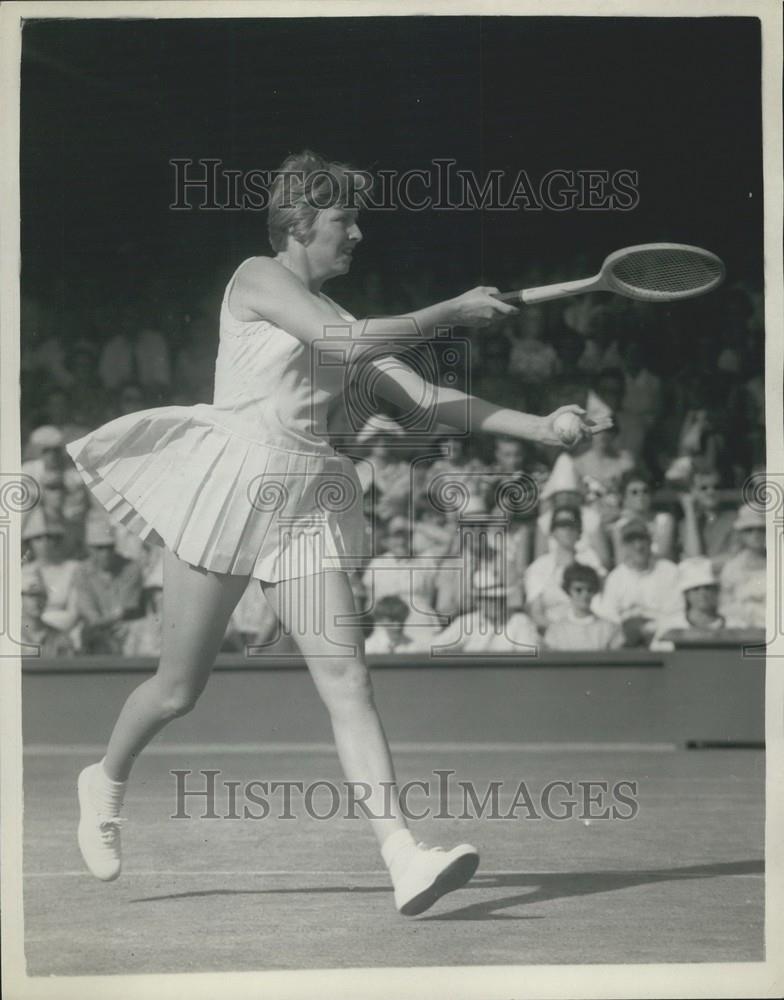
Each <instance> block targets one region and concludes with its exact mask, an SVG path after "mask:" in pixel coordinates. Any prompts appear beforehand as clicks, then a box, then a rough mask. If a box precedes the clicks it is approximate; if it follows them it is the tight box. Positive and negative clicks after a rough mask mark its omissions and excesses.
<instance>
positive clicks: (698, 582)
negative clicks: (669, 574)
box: [651, 556, 734, 651]
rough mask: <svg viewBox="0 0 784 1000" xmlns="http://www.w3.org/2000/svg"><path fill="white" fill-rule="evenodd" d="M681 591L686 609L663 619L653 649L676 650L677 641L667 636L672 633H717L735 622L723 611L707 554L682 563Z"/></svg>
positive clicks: (679, 567) (679, 571)
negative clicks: (728, 618) (727, 618)
mask: <svg viewBox="0 0 784 1000" xmlns="http://www.w3.org/2000/svg"><path fill="white" fill-rule="evenodd" d="M678 590H679V591H680V592H681V594H683V599H684V606H683V609H682V610H681V611H679V612H678V613H677V614H675V615H672V616H671V617H669V618H663V619H662V620H661V621H660V622H659V625H658V628H657V629H656V635H655V636H654V638H653V642H652V643H651V649H656V650H661V651H669V650H672V649H674V642H673V641H672V639H668V638H667V637H668V635H669V634H670V633H671V632H676V631H677V632H691V633H694V634H696V633H705V632H707V633H715V632H718V631H720V630H721V629H723V628H727V627H732V626H733V625H734V623H733V622H728V621H727V620H726V619H725V618H724V616H723V615H721V614H719V581H718V579H717V577H716V573H715V571H714V569H713V564H712V563H711V561H710V559H708V558H707V557H706V556H691V557H689V558H687V559H683V560H682V561H681V562H680V563H679V565H678Z"/></svg>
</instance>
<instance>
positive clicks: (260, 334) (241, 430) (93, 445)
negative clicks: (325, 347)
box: [67, 261, 365, 582]
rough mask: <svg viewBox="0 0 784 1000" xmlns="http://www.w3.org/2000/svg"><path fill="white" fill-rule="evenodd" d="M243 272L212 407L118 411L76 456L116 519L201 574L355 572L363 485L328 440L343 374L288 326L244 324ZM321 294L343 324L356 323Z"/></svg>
mask: <svg viewBox="0 0 784 1000" xmlns="http://www.w3.org/2000/svg"><path fill="white" fill-rule="evenodd" d="M245 263H247V261H246V262H243V264H241V265H240V268H241V267H243V266H244V264H245ZM240 268H238V269H237V271H239V270H240ZM237 271H235V272H234V276H233V277H232V279H231V281H230V282H229V284H228V285H227V287H226V291H225V293H224V296H223V303H222V306H221V313H220V344H219V348H218V357H217V361H216V365H215V396H214V402H213V403H211V404H205V403H200V404H197V405H196V406H163V407H158V408H156V409H151V410H142V411H140V412H138V413H131V414H128V415H126V416H123V417H119V418H118V419H116V420H112V421H111V422H109V423H107V424H104V425H103V426H102V427H99V428H98V429H97V430H95V431H92V432H91V433H90V434H87V435H85V436H84V437H82V438H79V439H78V440H77V441H74V442H72V443H71V444H69V445H68V446H67V448H68V452H69V453H70V455H71V457H72V458H73V460H74V462H75V463H76V467H77V468H78V469H79V472H80V473H81V474H82V477H83V478H84V480H85V482H86V483H87V485H88V487H89V488H90V490H91V491H92V493H93V494H94V495H95V497H96V498H97V499H98V500H99V501H100V503H101V504H102V505H103V506H104V507H105V508H106V509H107V511H108V512H109V514H110V516H111V517H112V519H113V520H115V521H117V522H119V523H122V524H123V525H125V526H126V527H128V528H129V529H130V530H131V531H133V532H135V533H136V534H138V535H139V536H141V537H142V538H143V539H145V540H147V541H151V542H154V543H156V544H159V545H165V546H166V547H167V548H169V549H170V550H171V551H172V552H174V553H175V554H176V555H177V556H179V558H181V559H183V560H184V561H185V562H188V563H191V564H192V565H194V566H201V567H204V568H205V569H209V570H213V571H215V572H219V573H233V574H238V575H249V576H253V577H256V578H258V579H260V580H266V581H269V582H278V581H280V580H285V579H289V578H292V577H300V576H309V575H312V574H313V573H318V572H321V571H323V570H326V569H346V568H349V567H350V566H351V565H355V564H356V562H357V561H358V560H360V559H361V558H362V555H363V547H364V539H365V532H364V520H363V514H362V507H361V498H362V490H361V487H360V484H359V480H358V478H357V475H356V472H355V471H354V466H353V463H352V462H351V461H350V460H349V459H348V458H345V457H343V456H340V455H338V454H336V452H335V451H334V449H333V448H332V446H331V445H330V444H329V442H328V441H327V440H326V438H325V436H324V433H323V430H322V433H321V435H319V433H318V431H319V430H320V429H323V428H326V417H327V407H328V406H329V404H330V402H331V401H332V400H333V399H334V398H335V396H336V394H338V393H339V392H340V391H341V389H342V375H341V373H340V372H339V371H326V372H322V371H319V370H317V366H315V365H314V364H313V363H312V361H311V356H312V352H311V350H310V349H309V348H308V347H307V346H306V345H305V344H303V343H302V342H301V341H299V340H297V338H295V337H293V336H292V335H291V334H289V333H287V332H286V331H285V330H283V329H281V328H280V327H278V326H275V325H274V324H272V323H270V322H268V321H266V320H256V321H253V322H240V321H239V320H237V319H235V317H234V316H233V315H232V314H231V312H230V311H229V305H228V302H229V295H230V293H231V289H232V287H233V285H234V281H235V279H236V275H237ZM322 298H324V299H325V300H326V301H327V302H329V303H330V304H331V305H332V306H333V307H334V308H335V310H336V325H337V324H339V323H340V321H341V320H343V321H346V322H350V321H351V320H352V319H353V317H352V316H350V315H349V314H348V313H346V312H344V311H342V310H341V309H340V308H339V307H338V306H337V305H335V303H333V302H332V300H331V299H328V298H327V296H322ZM338 317H340V318H338Z"/></svg>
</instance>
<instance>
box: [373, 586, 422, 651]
mask: <svg viewBox="0 0 784 1000" xmlns="http://www.w3.org/2000/svg"><path fill="white" fill-rule="evenodd" d="M409 613H410V612H409V607H408V605H407V604H406V602H405V601H402V600H401V599H400V598H399V597H395V596H394V595H392V594H390V595H389V596H388V597H382V598H381V600H380V601H378V602H377V603H376V607H375V610H374V612H373V620H374V623H375V624H374V627H373V631H372V633H371V634H370V636H369V638H368V639H367V642H366V643H365V652H366V653H369V654H371V655H375V654H382V653H403V654H405V653H413V652H416V651H417V650H420V651H422V650H426V649H428V646H427V644H425V643H422V642H421V640H420V641H417V640H416V639H413V638H412V637H411V636H410V635H406V632H405V626H406V621H407V620H408V616H409Z"/></svg>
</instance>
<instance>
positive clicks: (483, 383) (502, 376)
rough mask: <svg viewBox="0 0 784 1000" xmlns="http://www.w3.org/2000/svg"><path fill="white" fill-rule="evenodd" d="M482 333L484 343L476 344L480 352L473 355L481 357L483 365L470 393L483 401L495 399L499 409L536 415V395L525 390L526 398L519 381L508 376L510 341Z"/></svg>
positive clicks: (477, 351)
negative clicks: (524, 411) (504, 407)
mask: <svg viewBox="0 0 784 1000" xmlns="http://www.w3.org/2000/svg"><path fill="white" fill-rule="evenodd" d="M482 334H483V336H482V340H481V342H480V343H479V344H478V345H477V346H478V347H479V350H476V351H474V352H473V354H472V356H477V355H480V361H481V364H480V368H479V374H478V377H477V378H475V379H474V381H473V384H472V386H471V390H470V391H471V392H472V393H473V394H474V395H475V396H479V397H480V399H492V400H493V402H494V403H497V404H498V406H508V407H511V408H513V409H519V410H527V411H529V412H534V410H535V399H534V396H535V393H531V392H530V391H529V388H526V391H525V395H524V396H523V394H522V390H521V383H520V381H519V380H518V379H517V378H510V377H509V353H510V344H509V340H507V339H506V337H505V336H497V335H496V336H493V335H492V334H487V333H485V332H484V331H482ZM480 352H481V354H480ZM531 388H534V387H531Z"/></svg>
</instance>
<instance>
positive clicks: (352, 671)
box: [319, 658, 373, 712]
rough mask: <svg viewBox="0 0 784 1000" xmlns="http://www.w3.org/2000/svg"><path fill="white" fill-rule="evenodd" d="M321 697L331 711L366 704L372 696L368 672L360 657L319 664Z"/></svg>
mask: <svg viewBox="0 0 784 1000" xmlns="http://www.w3.org/2000/svg"><path fill="white" fill-rule="evenodd" d="M319 671H320V673H321V684H320V685H319V687H320V690H321V694H322V697H323V699H324V701H325V703H326V705H327V708H328V709H329V710H330V711H331V712H340V711H341V710H350V709H352V708H353V707H355V706H356V705H358V704H367V703H368V702H369V701H370V700H371V699H372V697H373V692H372V687H371V684H370V674H369V673H368V669H367V667H366V665H365V663H364V661H362V660H361V659H351V658H346V659H340V660H334V661H330V662H329V663H322V664H320V665H319Z"/></svg>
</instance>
